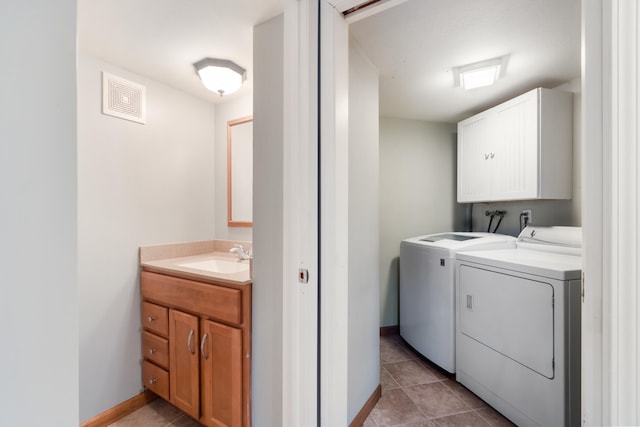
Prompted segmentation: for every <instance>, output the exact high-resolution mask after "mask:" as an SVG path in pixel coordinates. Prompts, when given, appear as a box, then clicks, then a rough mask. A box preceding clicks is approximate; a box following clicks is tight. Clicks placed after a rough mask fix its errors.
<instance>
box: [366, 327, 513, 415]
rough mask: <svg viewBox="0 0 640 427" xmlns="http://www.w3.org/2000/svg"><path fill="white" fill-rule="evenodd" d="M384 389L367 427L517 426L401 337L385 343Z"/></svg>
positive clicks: (385, 338) (382, 347) (382, 354)
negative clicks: (417, 351)
mask: <svg viewBox="0 0 640 427" xmlns="http://www.w3.org/2000/svg"><path fill="white" fill-rule="evenodd" d="M380 385H381V386H382V397H381V398H380V400H379V401H378V403H377V404H376V406H375V408H373V411H371V414H370V415H369V417H368V418H367V420H366V421H365V423H364V427H391V426H396V427H462V426H469V427H476V426H477V427H490V426H493V427H503V426H513V424H512V423H511V422H510V421H509V420H507V419H506V418H504V417H503V416H502V415H500V414H499V413H498V412H496V411H495V410H494V409H493V408H491V407H490V406H489V405H487V404H486V403H485V402H483V401H482V400H481V399H480V398H478V397H477V396H476V395H475V394H473V393H471V392H470V391H469V390H467V389H466V388H465V387H464V386H462V385H460V384H459V383H457V382H456V381H455V377H454V376H453V375H450V374H448V373H446V372H444V371H442V370H441V369H439V368H438V367H436V366H435V365H433V364H431V363H430V362H429V361H428V360H426V359H424V358H423V357H422V356H420V355H419V354H418V353H416V352H415V351H414V350H413V349H412V348H411V347H409V346H408V345H407V344H406V343H405V342H404V341H403V340H402V339H401V338H400V337H399V336H398V335H388V336H383V337H380Z"/></svg>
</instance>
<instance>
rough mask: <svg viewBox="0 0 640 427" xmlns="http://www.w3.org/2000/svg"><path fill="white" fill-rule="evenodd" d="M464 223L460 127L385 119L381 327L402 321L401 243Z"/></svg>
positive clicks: (382, 142)
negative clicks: (459, 193)
mask: <svg viewBox="0 0 640 427" xmlns="http://www.w3.org/2000/svg"><path fill="white" fill-rule="evenodd" d="M463 224H464V210H463V208H462V207H461V206H460V205H458V204H457V203H456V125H453V124H449V123H429V122H423V121H417V120H406V119H396V118H388V117H381V118H380V326H392V325H397V324H398V258H399V256H400V242H401V241H402V240H403V239H406V238H408V237H414V236H419V235H421V234H428V233H437V232H441V231H451V230H454V229H459V228H460V227H462V225H463Z"/></svg>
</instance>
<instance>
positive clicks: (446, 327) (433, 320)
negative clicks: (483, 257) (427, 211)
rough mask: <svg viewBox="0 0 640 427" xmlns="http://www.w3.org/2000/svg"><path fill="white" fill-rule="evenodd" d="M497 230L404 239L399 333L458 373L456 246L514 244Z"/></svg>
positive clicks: (478, 247) (481, 247)
mask: <svg viewBox="0 0 640 427" xmlns="http://www.w3.org/2000/svg"><path fill="white" fill-rule="evenodd" d="M515 240H516V239H515V238H514V237H512V236H505V235H502V234H494V233H477V232H469V233H465V232H450V233H438V234H431V235H426V236H419V237H413V238H410V239H406V240H403V241H402V243H401V244H400V322H399V323H400V325H399V326H400V336H402V338H404V339H405V341H407V342H408V343H409V344H410V345H411V346H412V347H413V348H414V349H416V350H417V351H418V352H420V353H421V354H422V355H423V356H425V357H426V358H427V359H429V360H431V361H432V362H433V363H435V364H436V365H438V366H440V367H441V368H443V369H445V370H447V371H449V372H451V373H453V372H455V363H456V361H455V331H456V330H455V307H456V304H455V281H454V280H455V275H454V261H455V257H456V253H457V252H458V251H462V250H465V251H469V250H488V249H499V248H509V247H515Z"/></svg>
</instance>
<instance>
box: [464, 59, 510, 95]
mask: <svg viewBox="0 0 640 427" xmlns="http://www.w3.org/2000/svg"><path fill="white" fill-rule="evenodd" d="M504 63H505V58H494V59H489V60H487V61H482V62H476V63H474V64H469V65H465V66H462V67H458V68H456V69H454V77H455V80H456V81H455V83H456V86H460V87H461V88H463V89H465V90H470V89H476V88H479V87H484V86H491V85H492V84H494V83H495V82H496V80H498V79H499V78H500V76H501V75H503V74H504V66H503V65H504ZM501 73H502V74H501Z"/></svg>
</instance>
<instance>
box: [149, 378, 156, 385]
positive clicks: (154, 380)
mask: <svg viewBox="0 0 640 427" xmlns="http://www.w3.org/2000/svg"><path fill="white" fill-rule="evenodd" d="M156 382H158V379H157V378H151V379H150V380H149V385H154V384H155V383H156Z"/></svg>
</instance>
